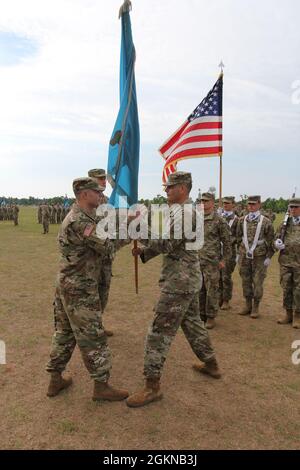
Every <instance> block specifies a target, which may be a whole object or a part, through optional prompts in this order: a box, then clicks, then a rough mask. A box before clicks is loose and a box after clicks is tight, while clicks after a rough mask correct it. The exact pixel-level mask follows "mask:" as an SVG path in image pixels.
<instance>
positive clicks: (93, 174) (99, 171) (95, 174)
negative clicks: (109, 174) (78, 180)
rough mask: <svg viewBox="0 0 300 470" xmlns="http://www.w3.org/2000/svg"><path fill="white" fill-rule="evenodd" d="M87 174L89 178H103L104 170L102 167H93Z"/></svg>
mask: <svg viewBox="0 0 300 470" xmlns="http://www.w3.org/2000/svg"><path fill="white" fill-rule="evenodd" d="M88 176H89V177H90V178H105V177H106V172H105V170H103V168H94V169H93V170H89V172H88Z"/></svg>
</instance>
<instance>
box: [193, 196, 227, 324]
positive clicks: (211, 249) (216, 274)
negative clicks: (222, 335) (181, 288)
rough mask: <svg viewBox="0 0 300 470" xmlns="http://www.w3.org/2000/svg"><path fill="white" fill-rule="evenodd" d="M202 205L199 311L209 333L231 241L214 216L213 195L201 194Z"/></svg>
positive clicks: (222, 225)
mask: <svg viewBox="0 0 300 470" xmlns="http://www.w3.org/2000/svg"><path fill="white" fill-rule="evenodd" d="M201 203H202V204H203V206H204V245H203V247H202V248H201V250H200V251H199V259H200V267H201V272H202V276H203V283H202V289H201V290H200V294H199V307H200V317H201V320H203V321H204V322H206V328H208V329H212V328H214V327H215V326H216V321H215V318H216V316H217V315H218V310H219V282H220V270H222V269H224V268H225V266H226V265H227V264H229V263H230V260H231V239H230V229H229V226H228V224H227V223H226V221H225V220H224V219H223V218H222V217H221V216H219V215H218V214H217V213H216V212H215V208H214V204H215V198H214V195H213V194H211V193H203V194H202V196H201ZM221 247H222V249H221Z"/></svg>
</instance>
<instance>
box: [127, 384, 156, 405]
mask: <svg viewBox="0 0 300 470" xmlns="http://www.w3.org/2000/svg"><path fill="white" fill-rule="evenodd" d="M162 397H163V394H162V392H161V391H160V386H159V378H155V377H153V378H148V379H146V383H145V387H144V388H143V389H142V390H139V391H138V392H135V393H133V394H132V395H130V397H129V398H127V400H126V404H127V406H129V407H130V408H138V407H140V406H145V405H148V404H149V403H151V402H152V401H157V400H161V398H162Z"/></svg>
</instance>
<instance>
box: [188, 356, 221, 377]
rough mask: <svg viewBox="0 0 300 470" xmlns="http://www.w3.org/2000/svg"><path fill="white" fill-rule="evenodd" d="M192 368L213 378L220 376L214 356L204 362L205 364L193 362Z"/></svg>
mask: <svg viewBox="0 0 300 470" xmlns="http://www.w3.org/2000/svg"><path fill="white" fill-rule="evenodd" d="M193 369H194V370H196V371H197V372H201V374H206V375H210V377H213V378H214V379H220V378H221V372H220V369H219V366H218V363H217V360H216V359H215V358H213V359H211V360H210V361H207V362H205V364H204V365H203V364H193Z"/></svg>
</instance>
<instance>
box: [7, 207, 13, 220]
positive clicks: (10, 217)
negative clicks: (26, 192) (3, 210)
mask: <svg viewBox="0 0 300 470" xmlns="http://www.w3.org/2000/svg"><path fill="white" fill-rule="evenodd" d="M13 218H14V213H13V207H12V205H10V206H8V220H13Z"/></svg>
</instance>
